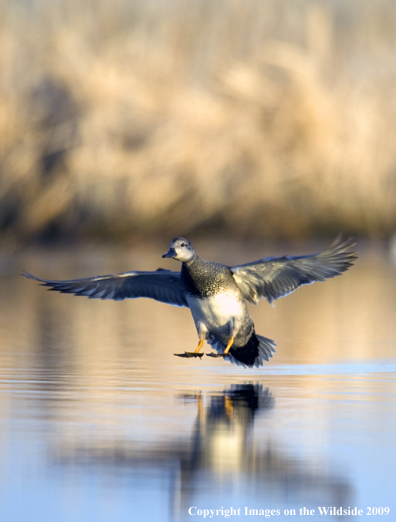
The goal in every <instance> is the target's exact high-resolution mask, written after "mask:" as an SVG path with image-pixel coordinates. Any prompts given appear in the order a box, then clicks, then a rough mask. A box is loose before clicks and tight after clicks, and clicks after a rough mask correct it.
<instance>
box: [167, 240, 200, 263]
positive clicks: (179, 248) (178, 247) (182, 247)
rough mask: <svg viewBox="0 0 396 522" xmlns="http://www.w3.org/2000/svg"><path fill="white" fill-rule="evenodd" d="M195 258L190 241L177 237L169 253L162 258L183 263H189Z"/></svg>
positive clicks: (172, 242)
mask: <svg viewBox="0 0 396 522" xmlns="http://www.w3.org/2000/svg"><path fill="white" fill-rule="evenodd" d="M194 256H195V252H194V249H193V247H192V245H191V243H190V241H189V240H188V239H185V238H184V237H175V239H172V241H171V244H170V249H169V252H168V253H167V254H164V255H163V256H162V257H171V258H172V259H176V260H177V261H181V262H182V263H188V262H189V261H191V259H192V258H193V257H194Z"/></svg>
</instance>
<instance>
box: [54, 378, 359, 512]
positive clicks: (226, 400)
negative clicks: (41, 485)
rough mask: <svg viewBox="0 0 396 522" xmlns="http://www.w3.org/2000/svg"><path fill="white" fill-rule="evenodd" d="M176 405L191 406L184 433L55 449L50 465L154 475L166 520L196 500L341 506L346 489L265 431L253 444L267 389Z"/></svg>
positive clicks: (237, 390) (234, 390)
mask: <svg viewBox="0 0 396 522" xmlns="http://www.w3.org/2000/svg"><path fill="white" fill-rule="evenodd" d="M178 399H182V400H185V401H194V402H195V403H196V407H197V416H196V421H195V424H194V428H193V432H192V434H191V433H188V434H185V435H184V434H179V436H177V435H175V436H174V438H173V439H171V440H168V441H167V442H164V441H157V442H155V443H153V444H146V445H144V444H142V443H141V442H140V443H132V442H129V443H126V442H125V441H116V440H113V441H111V443H110V445H109V441H107V442H106V444H104V445H102V444H101V443H100V442H99V443H96V444H89V446H84V447H82V446H70V445H69V446H63V447H62V448H61V449H60V448H58V451H59V449H60V452H59V453H57V455H56V457H55V460H56V462H57V463H58V464H70V463H73V464H78V465H90V466H92V465H99V466H101V467H103V466H110V467H112V468H113V469H114V467H115V469H120V467H122V469H123V475H124V476H125V470H129V471H130V472H131V474H132V475H133V476H134V477H135V478H136V476H138V475H139V474H142V475H144V476H146V477H147V475H149V476H150V477H155V476H156V477H160V479H161V480H160V482H161V488H162V490H164V489H166V490H167V494H168V495H169V503H170V505H171V506H172V508H171V510H172V516H174V517H175V516H176V515H179V514H180V515H182V514H185V513H186V510H187V509H188V506H191V505H194V502H195V499H196V497H199V498H201V499H202V498H203V497H202V495H204V496H205V498H208V497H210V498H216V499H217V500H219V499H222V498H224V496H225V495H231V497H230V498H233V499H235V498H237V499H238V502H243V500H245V501H246V502H249V499H250V502H251V501H252V499H253V502H254V499H255V500H256V501H259V502H261V503H263V502H270V501H278V502H283V503H287V502H290V501H293V500H294V501H297V500H299V501H304V502H305V503H306V504H309V503H310V502H315V501H320V502H321V503H322V504H320V505H344V504H345V502H348V499H349V497H350V493H351V488H350V487H349V485H348V483H346V481H345V480H344V479H342V478H340V477H338V476H336V475H332V474H331V473H329V472H326V471H325V470H321V469H318V466H315V465H314V463H313V462H310V457H308V458H307V459H305V460H301V459H300V460H299V459H297V458H294V457H293V456H292V455H290V451H289V449H288V448H284V447H282V446H281V445H280V444H279V442H277V441H274V440H273V439H272V438H271V437H273V435H271V434H272V431H271V430H268V433H266V432H265V428H264V431H263V430H262V429H260V430H259V433H258V434H259V435H260V440H256V438H255V429H254V421H255V417H256V416H257V415H260V414H262V413H264V414H265V412H268V411H269V410H271V408H273V406H274V398H273V397H272V395H271V393H270V391H269V390H268V389H265V388H263V387H262V386H261V385H258V384H242V385H241V384H237V385H233V386H231V387H230V388H227V389H225V390H223V391H220V392H218V393H207V394H201V393H197V394H188V395H180V396H178ZM265 420H266V419H264V421H265ZM267 420H268V419H267ZM129 471H128V472H129ZM153 484H154V482H153ZM227 498H228V497H227ZM220 502H222V500H220ZM323 502H328V503H329V504H327V503H326V504H323ZM243 505H245V504H243Z"/></svg>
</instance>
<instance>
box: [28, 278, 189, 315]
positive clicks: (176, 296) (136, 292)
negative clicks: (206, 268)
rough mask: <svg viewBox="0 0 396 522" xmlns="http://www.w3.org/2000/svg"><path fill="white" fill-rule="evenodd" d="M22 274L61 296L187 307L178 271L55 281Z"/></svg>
mask: <svg viewBox="0 0 396 522" xmlns="http://www.w3.org/2000/svg"><path fill="white" fill-rule="evenodd" d="M23 275H24V276H26V277H27V278H29V279H34V280H36V281H39V282H40V283H42V284H43V286H48V287H49V289H50V290H57V291H59V292H62V293H64V294H74V295H84V296H87V297H89V298H90V299H96V298H97V299H114V300H115V301H122V300H123V299H135V298H137V297H149V298H151V299H155V300H156V301H161V302H162V303H167V304H171V305H176V306H188V305H187V301H186V297H185V294H184V289H183V286H182V284H181V281H180V272H172V271H170V270H162V269H159V270H157V271H156V272H125V273H123V274H112V275H105V276H97V277H88V278H86V279H71V280H69V281H54V280H50V279H48V280H47V279H40V278H39V277H35V276H33V275H31V274H28V273H27V272H23Z"/></svg>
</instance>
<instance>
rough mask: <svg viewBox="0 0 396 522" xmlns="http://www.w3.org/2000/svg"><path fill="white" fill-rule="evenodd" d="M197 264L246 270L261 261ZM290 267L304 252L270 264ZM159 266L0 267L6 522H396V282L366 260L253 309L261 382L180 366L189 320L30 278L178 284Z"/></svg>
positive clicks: (218, 254) (36, 261)
mask: <svg viewBox="0 0 396 522" xmlns="http://www.w3.org/2000/svg"><path fill="white" fill-rule="evenodd" d="M167 246H168V245H165V247H164V248H165V249H166V247H167ZM165 249H164V252H165ZM313 250H314V251H315V249H313ZM199 251H200V252H202V254H203V255H204V257H207V258H213V259H217V260H220V261H225V262H230V263H235V264H236V263H238V262H245V261H248V260H252V259H255V258H259V257H261V256H262V254H263V252H262V249H261V248H260V249H258V248H252V249H251V251H244V252H242V251H241V250H240V249H238V248H237V247H236V246H235V245H224V244H223V245H208V244H207V245H205V244H203V245H200V246H199ZM285 252H288V253H298V252H296V249H294V250H290V247H289V249H287V250H286V249H285V250H282V249H281V250H279V249H278V250H276V249H275V250H274V251H273V252H272V251H271V252H268V251H267V253H268V254H283V253H285ZM161 253H163V252H162V251H159V250H158V251H152V250H148V249H145V250H144V249H135V251H134V252H123V253H121V252H117V251H109V250H100V249H97V250H90V251H85V252H81V251H77V252H48V251H47V252H40V251H35V252H30V253H25V254H20V255H19V256H15V257H13V258H12V259H11V258H8V259H7V258H5V257H3V258H2V259H1V262H0V270H1V275H2V277H1V283H0V284H1V295H0V300H1V310H2V313H1V316H0V334H1V351H0V424H1V429H0V441H1V444H0V520H1V521H3V520H4V521H7V522H25V521H27V520H28V521H29V522H31V521H36V520H37V521H40V522H46V521H51V522H53V521H54V520H56V521H57V522H63V521H64V522H69V521H70V522H71V521H73V522H79V521H81V522H86V521H90V520H92V521H95V522H102V521H109V520H112V521H117V522H124V521H131V520H139V521H143V522H144V521H146V520H147V521H152V520H161V522H162V521H165V522H166V521H178V520H181V521H185V520H203V519H204V514H205V512H204V510H211V509H212V510H218V511H217V514H216V513H215V514H214V515H213V516H212V520H223V519H226V518H230V519H231V520H241V519H243V518H247V517H249V520H250V519H251V518H252V516H253V514H251V515H246V514H245V513H246V511H245V510H246V509H247V510H248V511H247V513H249V510H257V511H252V513H257V514H258V515H260V514H261V519H263V518H275V519H277V520H286V519H287V520H289V519H304V518H307V519H309V520H314V519H319V518H326V517H325V515H320V513H319V510H318V507H325V508H327V507H334V508H335V509H336V510H338V509H339V508H340V507H342V508H344V509H348V508H350V509H351V510H352V509H353V508H355V507H356V508H357V509H361V510H362V515H361V516H360V517H359V516H358V515H357V516H353V515H350V516H348V515H346V516H341V517H338V516H337V515H333V516H331V515H327V518H328V517H330V520H337V519H342V520H351V519H353V520H355V519H363V518H364V519H366V518H367V517H369V516H372V515H368V514H367V513H368V511H367V508H377V511H375V513H379V512H381V513H382V511H381V510H380V511H378V508H389V509H390V514H389V515H385V514H384V515H379V514H377V515H374V516H375V519H378V518H380V519H381V520H382V519H383V518H385V519H386V520H395V516H396V515H395V513H396V500H395V495H394V487H395V479H396V471H395V470H396V451H395V450H396V437H395V435H396V415H395V406H396V386H395V376H396V356H395V353H396V352H395V348H396V322H395V319H394V318H395V310H396V306H395V305H396V277H395V276H396V268H395V266H392V264H391V263H390V262H389V261H388V260H387V259H386V257H385V256H384V255H382V254H381V253H379V252H371V251H363V253H362V255H361V257H360V259H359V261H358V263H357V264H356V266H355V267H354V268H353V269H351V270H350V271H349V272H347V273H346V274H345V275H343V276H342V277H338V278H336V279H334V280H330V281H327V282H326V283H324V284H323V283H320V284H319V283H317V284H315V285H313V286H309V287H304V288H301V289H299V290H298V291H297V292H296V293H294V294H292V295H290V296H288V297H287V298H285V299H281V300H279V301H278V302H277V303H276V307H275V308H274V307H270V306H269V305H268V304H266V303H265V302H264V301H262V302H261V303H260V305H259V306H258V307H254V306H252V307H251V308H250V310H251V313H252V315H253V318H254V321H255V324H256V330H257V332H258V333H260V334H262V335H265V336H267V337H270V338H272V339H274V340H275V342H276V343H277V345H278V346H277V354H276V355H275V357H274V359H272V360H271V362H269V363H268V364H266V365H265V367H264V368H262V369H254V370H246V369H242V368H238V367H236V366H233V365H231V364H230V363H227V362H226V361H223V360H220V359H212V358H209V357H206V356H204V357H203V358H202V360H199V359H194V360H192V359H180V358H177V357H174V356H173V353H180V352H183V351H185V350H191V349H193V348H195V346H196V343H197V338H196V332H195V328H194V325H193V321H192V319H191V316H190V314H189V311H188V310H185V309H181V308H177V307H171V306H166V305H163V304H161V303H156V302H153V301H150V300H145V299H141V300H134V301H132V300H131V301H125V302H108V301H103V302H102V301H100V300H89V299H86V298H82V297H81V298H76V297H73V296H68V295H61V294H58V293H55V292H46V291H45V290H44V289H43V288H41V287H40V286H38V285H37V284H35V283H34V282H32V281H29V280H27V279H24V278H22V277H20V276H19V272H20V270H21V269H26V270H28V271H31V272H32V273H34V274H37V275H38V276H44V277H49V278H69V277H83V276H88V275H96V274H100V273H109V272H112V271H123V270H127V269H132V268H133V269H153V270H154V269H156V268H157V267H158V266H163V267H173V268H176V267H177V265H176V263H175V262H172V261H165V260H162V259H161V258H160V254H161ZM204 351H205V352H209V351H210V347H209V346H205V350H204ZM231 508H232V511H231ZM303 508H306V510H308V511H306V513H307V512H310V511H311V510H314V514H312V515H301V514H300V510H301V509H303ZM200 510H202V511H200ZM227 510H228V511H227ZM260 510H263V511H260ZM265 510H269V511H265ZM271 510H274V511H272V515H271ZM277 510H278V511H277ZM285 510H289V512H290V513H292V512H293V511H292V510H295V513H296V515H295V516H293V515H286V514H285V513H286V512H287V511H285ZM189 512H190V514H189ZM277 513H279V515H278V514H277ZM210 514H211V513H210V512H209V514H208V515H207V518H210ZM253 519H254V518H253ZM369 520H371V518H369Z"/></svg>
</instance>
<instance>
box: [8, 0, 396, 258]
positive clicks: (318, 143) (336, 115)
mask: <svg viewBox="0 0 396 522" xmlns="http://www.w3.org/2000/svg"><path fill="white" fill-rule="evenodd" d="M395 24H396V4H395V2H393V1H392V0H349V1H348V2H344V1H341V0H322V1H320V2H315V1H310V0H283V1H282V2H279V1H278V0H265V1H263V0H243V1H241V0H215V1H214V0H189V1H185V0H167V1H161V0H145V1H144V2H143V1H141V0H113V1H112V2H109V1H107V0H56V1H45V0H43V1H39V0H38V1H33V0H32V1H30V0H25V1H22V0H13V1H11V0H1V1H0V48H1V53H0V136H1V140H0V234H1V241H2V245H3V248H11V249H13V248H14V247H15V246H18V245H21V244H25V243H26V242H31V241H33V242H37V241H39V242H43V241H44V242H48V241H51V242H52V241H55V240H57V241H77V242H80V241H84V242H85V241H103V240H109V239H110V240H116V241H118V240H119V241H123V242H125V241H129V242H134V241H135V240H139V239H141V238H142V237H147V235H149V236H156V235H163V234H164V235H166V236H173V235H190V236H191V234H193V235H194V236H204V237H205V236H208V235H210V236H213V234H219V235H220V234H221V235H222V236H223V237H224V236H231V237H232V238H236V239H238V238H259V239H264V238H265V239H293V238H298V239H302V238H308V237H323V236H333V235H334V234H335V233H336V232H339V231H340V230H342V231H344V232H345V233H347V234H351V235H354V236H360V237H369V238H381V239H384V238H385V239H386V238H388V237H390V236H391V235H392V234H393V233H394V231H395V225H396V205H395V202H396V146H395V143H396V103H395V100H396V97H395V85H396V59H395V56H396V31H395Z"/></svg>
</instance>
